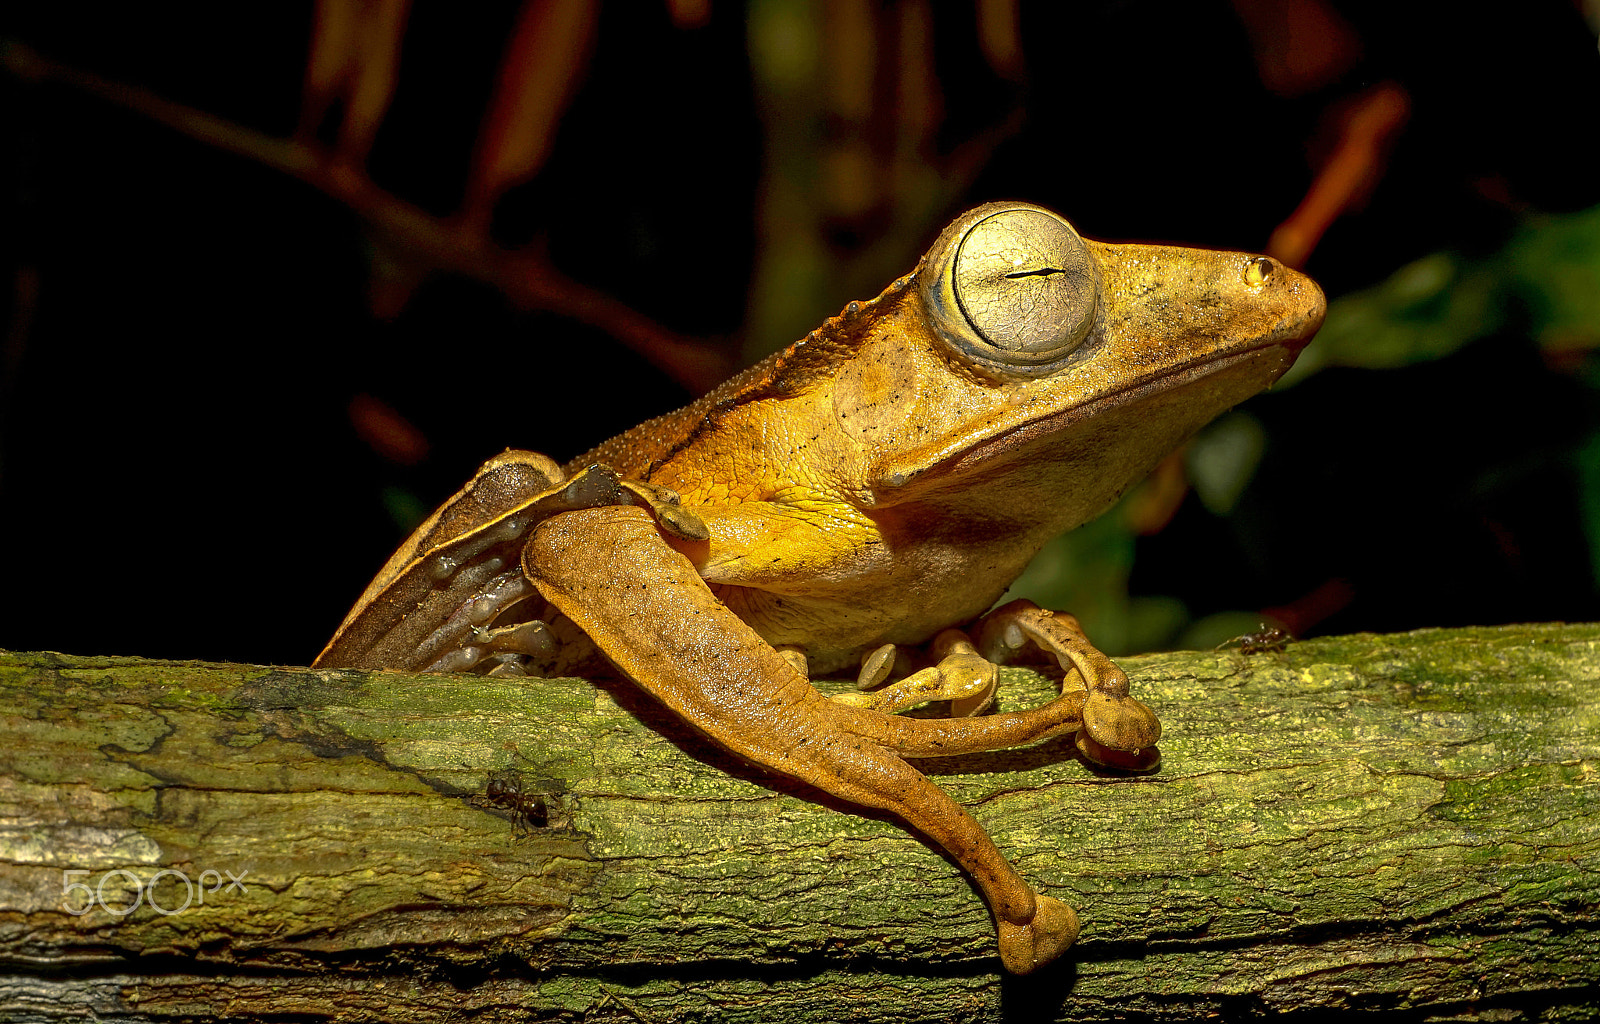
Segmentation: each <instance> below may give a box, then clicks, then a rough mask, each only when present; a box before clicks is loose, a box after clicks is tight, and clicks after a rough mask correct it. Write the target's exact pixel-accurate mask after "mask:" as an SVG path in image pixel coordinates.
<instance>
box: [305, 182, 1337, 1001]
mask: <svg viewBox="0 0 1600 1024" xmlns="http://www.w3.org/2000/svg"><path fill="white" fill-rule="evenodd" d="M1323 312H1324V301H1323V297H1322V293H1321V291H1320V290H1319V289H1318V288H1317V286H1316V285H1315V284H1313V283H1312V282H1311V281H1310V280H1309V279H1307V278H1306V277H1304V276H1302V275H1300V274H1298V273H1296V272H1294V271H1293V270H1290V269H1288V268H1286V267H1283V266H1280V265H1278V264H1277V263H1275V262H1274V261H1272V260H1270V259H1267V258H1266V257H1261V256H1251V255H1245V254H1240V253H1226V252H1212V251H1207V250H1197V249H1181V248H1175V247H1170V246H1145V245H1111V244H1105V243H1101V242H1094V241H1088V240H1085V239H1082V238H1080V237H1079V236H1078V235H1077V233H1076V232H1075V231H1073V229H1072V228H1071V226H1070V225H1068V224H1067V222H1066V221H1064V220H1062V219H1061V218H1060V217H1058V216H1057V215H1055V214H1053V213H1050V212H1049V211H1046V210H1043V209H1040V208H1039V207H1035V206H1029V205H1027V204H1024V203H991V204H989V205H986V206H981V207H978V208H977V209H975V210H972V211H969V212H968V213H966V214H965V215H963V216H961V217H960V218H958V219H957V220H956V221H955V222H953V223H952V224H951V225H950V226H949V227H948V228H946V229H945V231H944V233H943V234H942V235H941V236H940V237H939V239H938V240H937V241H936V242H935V243H934V245H933V247H932V248H931V249H929V250H928V252H927V253H926V254H925V255H924V256H923V258H922V260H921V262H920V263H918V265H917V268H916V270H915V271H913V272H912V273H911V274H909V275H907V276H906V277H903V278H901V279H900V280H898V281H896V282H894V283H893V284H891V285H890V286H889V287H888V289H887V290H886V291H884V293H883V294H882V295H880V296H878V297H877V298H876V299H873V300H872V301H870V302H866V303H859V302H852V303H850V305H849V306H848V307H847V308H846V309H845V311H844V312H843V313H842V314H840V315H839V316H837V317H834V318H832V319H830V320H828V321H827V322H826V323H824V324H823V325H822V326H821V327H819V328H818V329H817V330H815V331H813V332H812V333H811V334H809V335H808V336H806V338H804V339H803V340H801V341H799V342H796V343H795V344H794V345H792V346H790V347H789V348H788V349H786V350H784V351H783V352H780V353H778V354H776V355H774V356H772V357H771V358H769V359H766V360H764V361H763V362H761V363H759V364H758V365H756V366H753V367H751V368H750V369H749V370H747V371H745V372H744V373H741V374H739V375H738V376H736V377H734V378H733V379H731V380H729V381H727V382H726V383H724V384H723V385H722V386H720V387H718V388H717V389H716V390H715V391H713V392H711V393H710V394H708V395H706V396H705V397H704V398H701V399H700V400H699V401H697V402H695V403H693V404H692V405H689V406H688V407H686V408H684V409H680V410H679V411H677V412H674V413H670V414H668V415H666V416H662V417H660V418H658V419H654V420H651V421H649V422H647V423H644V424H641V425H640V426H638V427H635V428H634V429H633V430H630V431H628V432H627V433H625V434H623V435H621V436H620V437H615V438H613V439H611V440H610V441H607V442H606V443H604V444H602V445H601V446H600V447H598V448H596V449H594V450H593V451H591V452H589V453H587V454H586V455H583V456H582V457H580V458H578V459H575V460H573V461H572V462H571V463H568V464H567V465H566V466H558V465H556V464H555V463H553V462H551V461H550V460H549V459H547V458H545V457H544V456H542V455H536V454H534V453H532V452H524V451H507V452H505V453H504V454H502V455H500V456H498V457H497V458H495V459H493V460H491V461H490V462H488V463H487V464H486V465H484V467H483V468H482V469H480V470H479V472H478V475H477V476H476V477H475V478H474V479H473V480H472V481H471V482H470V483H468V484H467V486H466V487H465V488H464V489H463V490H462V491H461V492H460V493H459V494H457V495H456V496H455V497H453V498H451V499H450V500H449V501H448V502H446V503H445V505H444V506H443V507H441V508H440V510H439V511H438V512H436V513H434V515H433V517H432V518H430V519H429V520H428V521H427V522H425V523H424V524H423V525H422V526H421V527H419V528H418V529H417V531H416V532H415V533H414V534H413V535H412V536H411V538H410V539H409V540H407V541H406V543H405V544H404V545H403V546H402V547H401V548H400V550H399V551H398V552H396V553H395V555H394V556H393V557H392V558H391V559H390V560H389V563H388V564H387V565H386V566H385V567H384V569H383V570H382V572H380V573H379V574H378V577H377V578H376V579H375V580H373V582H372V584H371V585H370V586H369V587H368V588H367V591H366V593H365V594H363V595H362V597H361V600H360V601H359V602H357V604H356V606H355V608H354V609H353V610H352V611H351V612H350V615H349V617H347V618H346V619H345V622H344V624H343V625H342V626H340V627H339V631H338V633H336V634H335V636H334V638H333V639H332V641H330V642H329V644H328V646H327V648H326V649H325V650H324V651H323V652H322V654H321V656H320V657H319V658H318V659H317V661H316V665H317V666H319V667H324V666H360V667H365V668H396V669H410V670H428V671H478V672H493V673H500V674H521V673H539V674H551V673H556V672H568V671H573V670H581V669H586V668H587V669H592V668H595V667H596V666H597V664H598V660H597V659H596V657H595V654H596V652H597V651H598V653H599V654H600V655H603V656H604V659H605V660H606V661H609V662H610V663H611V664H612V665H614V666H615V667H616V668H617V669H619V670H620V671H621V672H622V673H623V674H624V675H626V676H627V677H628V678H630V679H632V680H633V681H634V682H635V683H637V684H638V685H639V686H641V687H643V688H644V689H645V690H647V691H649V692H650V693H651V694H652V695H654V696H655V698H656V699H657V700H659V701H660V703H661V704H662V706H663V707H664V708H666V709H667V710H669V711H671V712H672V713H674V714H677V715H678V716H679V717H681V718H682V719H683V720H684V721H686V722H688V723H689V724H690V725H692V726H694V727H695V728H696V729H698V730H699V731H700V732H701V733H703V734H704V735H706V736H707V737H709V738H710V739H711V740H712V741H713V742H714V743H716V744H718V745H719V746H721V747H723V748H725V749H727V750H729V751H731V752H732V753H734V754H736V755H738V756H739V757H742V758H744V759H746V760H747V761H750V762H752V763H754V764H757V765H760V766H762V767H764V768H766V769H769V770H771V771H774V772H779V773H782V774H784V775H788V776H792V777H794V778H796V779H800V780H802V781H804V782H806V783H809V784H811V785H813V786H816V787H818V788H819V789H823V790H826V791H827V792H829V793H832V794H834V795H835V796H838V797H840V798H842V799H845V800H848V801H851V802H853V803H856V804H859V805H861V806H863V807H872V808H878V809H881V810H886V811H890V812H892V813H894V814H896V815H898V816H899V817H901V818H902V819H904V820H905V821H906V822H908V823H909V824H910V825H912V826H913V827H914V828H916V829H918V830H919V831H921V832H922V833H923V834H924V835H926V836H928V837H929V838H930V839H932V840H934V841H935V842H937V843H939V844H940V845H941V846H942V847H944V849H945V850H947V851H948V852H949V853H950V855H951V856H952V857H954V858H955V859H956V860H957V861H958V862H959V863H960V864H961V865H962V866H963V867H964V868H965V869H966V870H967V871H968V872H969V873H970V875H971V876H972V879H973V881H974V882H975V883H976V885H977V886H978V888H979V889H980V890H981V891H982V893H983V896H984V898H985V899H986V900H987V901H988V903H989V906H990V908H991V910H992V911H993V913H994V917H995V922H996V925H997V928H998V931H999V945H1000V957H1001V960H1002V961H1003V963H1004V964H1005V966H1006V968H1007V969H1008V970H1010V971H1013V972H1016V973H1025V972H1028V971H1031V970H1033V969H1034V968H1036V967H1038V966H1039V965H1040V964H1043V963H1046V962H1048V961H1049V960H1051V959H1052V958H1054V957H1056V956H1057V955H1058V954H1060V953H1061V951H1062V950H1063V949H1065V948H1066V947H1067V946H1069V945H1070V944H1071V943H1072V941H1073V939H1074V938H1075V937H1076V936H1077V932H1078V922H1077V917H1076V915H1075V914H1074V912H1073V911H1072V909H1071V908H1069V907H1067V906H1066V905H1065V904H1063V903H1061V902H1059V901H1058V900H1055V899H1052V898H1050V897H1049V896H1044V895H1040V894H1038V893H1036V892H1034V890H1033V889H1032V888H1030V887H1029V885H1028V884H1027V883H1026V882H1025V881H1023V879H1022V878H1021V877H1020V876H1018V875H1017V873H1016V871H1015V870H1013V869H1012V867H1011V865H1010V864H1009V863H1007V861H1006V859H1005V858H1004V857H1003V856H1002V855H1001V853H1000V851H999V850H998V849H996V848H995V845H994V843H993V842H992V841H991V840H990V839H989V837H988V835H987V834H985V833H984V831H983V829H982V828H981V827H979V825H978V824H977V822H975V821H974V820H973V819H972V817H971V816H970V815H968V814H967V812H966V811H965V810H964V809H963V808H962V807H961V806H960V805H959V804H957V803H955V801H953V800H952V799H950V797H948V796H947V795H945V793H944V792H943V791H941V790H940V789H939V788H938V787H937V786H935V785H934V784H933V783H932V782H930V781H929V780H928V779H927V778H925V777H924V776H923V775H922V774H921V773H920V772H919V771H917V770H916V768H914V767H913V766H912V765H911V764H910V763H909V759H912V758H917V757H925V756H932V755H951V754H960V753H965V752H968V751H979V750H991V749H995V748H999V747H1008V746H1014V745H1017V744H1024V743H1033V742H1037V741H1039V740H1042V739H1045V738H1046V737H1050V736H1056V735H1060V734H1064V733H1071V732H1075V733H1076V734H1077V741H1076V742H1077V744H1078V748H1079V750H1080V751H1081V752H1082V753H1083V754H1084V755H1085V756H1086V757H1087V758H1089V759H1091V760H1094V761H1097V762H1100V763H1104V764H1110V765H1115V766H1119V767H1124V768H1131V769H1148V768H1152V767H1154V766H1155V764H1156V762H1157V759H1158V754H1157V753H1156V751H1155V744H1156V742H1157V740H1158V739H1159V738H1160V732H1161V728H1160V725H1159V723H1157V721H1156V718H1155V716H1154V714H1152V713H1151V711H1150V709H1149V708H1147V707H1146V706H1145V705H1143V704H1141V703H1140V702H1139V701H1138V700H1137V699H1135V698H1134V697H1132V696H1130V694H1129V688H1128V679H1127V676H1125V675H1124V674H1123V673H1122V671H1121V670H1120V669H1118V668H1117V667H1116V666H1115V665H1114V664H1112V663H1111V661H1110V660H1109V659H1107V658H1106V657H1105V656H1104V655H1103V654H1101V653H1100V652H1098V651H1096V650H1095V649H1094V648H1093V647H1092V646H1090V645H1089V643H1088V641H1087V640H1086V639H1085V638H1084V636H1083V634H1082V632H1081V631H1080V630H1079V629H1078V625H1077V622H1076V621H1075V620H1074V619H1072V618H1071V617H1070V616H1068V615H1063V614H1059V613H1054V612H1048V611H1043V610H1041V609H1039V608H1036V607H1034V606H1033V605H1032V604H1030V603H1029V602H1026V601H1014V602H1012V603H1011V604H1008V605H1006V606H1004V607H1001V608H999V609H996V610H994V611H990V610H989V609H990V607H991V606H992V605H993V604H994V602H995V601H996V599H997V598H999V597H1000V595H1001V594H1002V593H1003V592H1004V591H1005V589H1006V587H1007V586H1009V585H1010V583H1011V582H1012V580H1014V579H1015V578H1016V576H1017V575H1018V573H1020V572H1021V571H1022V569H1023V567H1024V566H1025V565H1027V563H1028V560H1029V559H1031V558H1032V557H1033V556H1034V554H1035V553H1036V552H1037V551H1038V550H1039V547H1040V546H1041V545H1042V544H1043V543H1044V542H1045V541H1046V540H1048V539H1049V538H1051V537H1053V536H1055V535H1056V534H1058V533H1060V532H1061V531H1063V530H1066V529H1070V528H1071V527H1073V526H1076V525H1078V524H1080V523H1082V522H1085V521H1086V520H1088V519H1090V518H1092V517H1094V516H1095V515H1098V514H1099V513H1100V512H1102V511H1104V510H1105V509H1106V508H1107V507H1109V506H1110V505H1111V504H1112V503H1113V502H1114V501H1115V500H1116V499H1117V496H1118V495H1120V494H1121V493H1122V492H1123V491H1124V490H1126V489H1127V488H1128V487H1129V486H1130V485H1131V484H1133V483H1134V482H1136V481H1137V480H1139V479H1140V478H1141V477H1142V476H1144V474H1145V473H1146V472H1148V471H1149V469H1150V468H1151V467H1152V466H1153V465H1154V464H1155V463H1156V461H1157V460H1159V459H1160V458H1161V457H1162V456H1163V455H1165V454H1166V453H1167V452H1169V451H1171V450H1172V449H1173V448H1174V447H1176V446H1177V445H1178V444H1179V443H1181V442H1182V441H1183V440H1184V439H1185V438H1187V437H1188V436H1189V435H1190V434H1192V433H1193V432H1194V431H1195V430H1197V429H1198V428H1199V427H1200V426H1202V425H1203V424H1205V423H1206V422H1207V421H1209V420H1210V419H1211V418H1212V417H1214V416H1216V415H1217V414H1218V413H1220V412H1222V411H1223V410H1225V409H1227V408H1228V407H1230V406H1232V405H1233V404H1235V403H1236V402H1238V401H1240V400H1241V399H1243V398H1245V397H1246V396H1248V395H1251V394H1253V393H1255V392H1256V391H1259V390H1261V389H1262V388H1264V387H1266V386H1267V385H1269V384H1271V383H1272V382H1273V381H1275V380H1277V379H1278V377H1279V376H1281V375H1282V374H1283V372H1284V371H1285V370H1287V369H1288V368H1289V365H1290V364H1291V363H1292V362H1293V361H1294V358H1295V355H1296V354H1297V353H1298V352H1299V351H1300V349H1301V348H1302V347H1303V346H1304V345H1305V344H1306V342H1307V341H1309V340H1310V338H1311V335H1312V334H1314V333H1315V331H1316V329H1317V327H1318V326H1319V325H1320V324H1321V322H1322V316H1323ZM985 613H987V614H985ZM917 645H926V650H927V651H929V652H931V658H932V659H934V663H933V664H931V665H928V666H927V667H924V668H922V669H920V670H919V671H916V672H913V673H912V674H910V675H902V676H901V677H900V678H898V679H895V680H894V681H892V682H887V685H883V684H884V683H885V682H886V681H887V680H889V679H891V677H893V676H894V675H895V674H896V672H895V670H896V667H897V663H901V664H902V665H903V664H904V663H908V662H910V661H911V659H910V658H909V657H908V656H907V655H908V654H909V651H908V650H907V649H908V648H910V647H915V646H917ZM1027 656H1034V657H1039V656H1045V657H1048V658H1053V659H1054V660H1055V661H1057V662H1058V663H1059V664H1060V666H1061V668H1062V669H1063V671H1064V672H1065V674H1066V678H1065V680H1064V682H1063V685H1062V693H1061V695H1060V696H1059V697H1058V698H1056V699H1055V700H1053V701H1051V702H1050V703H1048V704H1046V705H1044V706H1042V707H1038V708H1034V709H1032V710H1026V711H1018V712H1010V713H1005V714H990V715H977V714H976V713H977V712H979V711H981V710H983V709H984V708H985V707H986V706H987V705H988V704H989V703H990V702H991V700H992V696H993V691H994V681H995V672H994V663H995V662H997V661H1005V660H1014V659H1017V658H1020V657H1027ZM808 667H809V671H810V672H816V673H818V674H824V673H837V672H840V671H841V670H846V669H848V670H849V671H850V672H856V671H857V670H858V669H859V677H858V681H859V683H860V689H859V692H855V693H848V694H841V695H837V696H835V697H831V698H830V697H826V696H824V695H823V694H822V693H820V692H819V691H818V690H817V689H815V688H814V687H813V686H812V685H811V683H810V681H809V678H808ZM931 700H943V701H949V702H950V708H951V712H952V717H950V718H905V717H902V716H900V715H899V714H897V712H899V711H902V710H904V709H906V708H909V707H912V706H915V705H918V704H922V703H926V702H928V701H931Z"/></svg>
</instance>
